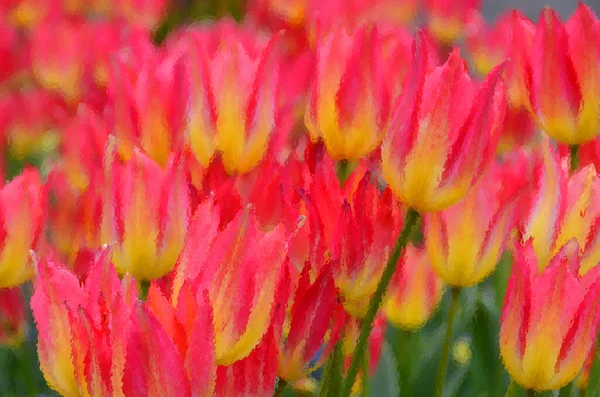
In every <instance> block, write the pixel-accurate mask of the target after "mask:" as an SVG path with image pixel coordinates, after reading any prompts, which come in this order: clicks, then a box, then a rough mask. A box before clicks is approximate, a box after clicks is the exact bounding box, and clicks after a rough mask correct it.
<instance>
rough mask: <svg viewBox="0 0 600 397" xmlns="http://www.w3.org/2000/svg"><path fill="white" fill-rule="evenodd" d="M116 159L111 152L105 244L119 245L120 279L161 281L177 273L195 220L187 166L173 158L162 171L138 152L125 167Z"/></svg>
mask: <svg viewBox="0 0 600 397" xmlns="http://www.w3.org/2000/svg"><path fill="white" fill-rule="evenodd" d="M111 157H112V154H111V153H110V150H109V152H108V154H107V161H106V165H105V178H106V181H107V182H106V185H105V188H104V197H103V199H104V207H103V211H102V221H101V242H102V243H104V244H111V245H113V244H114V254H113V260H114V262H115V267H116V268H117V270H118V271H119V273H121V274H124V273H126V272H129V273H131V274H132V275H133V276H134V277H135V278H136V279H139V280H152V279H156V278H160V277H162V276H164V275H165V274H167V273H168V272H170V271H171V270H172V269H173V267H174V265H175V262H176V261H177V257H178V256H179V253H180V252H181V250H182V248H183V245H184V242H185V235H186V231H187V225H188V220H189V218H190V212H191V208H190V197H189V192H188V183H187V180H186V176H185V171H184V169H183V165H182V161H181V159H180V158H176V157H172V158H171V159H170V160H169V163H168V164H167V169H166V170H165V171H163V170H162V169H161V168H160V166H159V165H158V164H157V163H155V162H153V161H152V160H150V159H149V158H147V157H146V156H145V155H143V154H142V153H140V152H139V151H137V150H136V151H134V153H133V157H132V158H131V160H129V161H127V162H125V163H123V164H121V163H119V162H118V161H117V160H115V159H112V160H111Z"/></svg>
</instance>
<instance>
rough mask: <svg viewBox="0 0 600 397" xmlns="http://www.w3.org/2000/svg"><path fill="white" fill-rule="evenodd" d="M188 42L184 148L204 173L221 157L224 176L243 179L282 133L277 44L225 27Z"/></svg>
mask: <svg viewBox="0 0 600 397" xmlns="http://www.w3.org/2000/svg"><path fill="white" fill-rule="evenodd" d="M187 40H188V43H189V47H190V48H189V49H188V51H187V56H188V59H189V63H188V66H189V70H188V74H189V77H190V84H191V92H192V96H191V99H190V105H189V112H188V114H187V117H188V119H189V122H188V125H187V134H186V136H187V144H188V145H189V147H190V148H191V150H192V152H193V153H194V155H195V156H196V158H197V160H198V161H199V162H200V164H201V165H203V166H204V167H206V166H208V164H209V163H210V161H211V160H212V158H213V156H214V155H215V153H216V152H219V153H220V154H221V158H222V161H223V164H224V165H225V169H226V170H227V172H229V173H230V174H232V173H240V174H243V173H246V172H248V171H250V170H251V169H252V168H254V167H255V166H256V165H257V164H258V163H259V162H260V161H261V159H262V157H263V155H264V154H265V152H266V150H267V146H268V144H269V138H270V136H271V135H272V134H273V133H275V132H276V131H277V129H278V128H279V127H280V124H279V123H280V120H281V119H280V117H281V109H278V106H277V105H278V102H277V98H278V91H279V90H278V84H279V59H278V57H277V55H276V52H275V45H276V41H277V39H276V37H274V38H273V39H271V40H270V41H269V42H268V43H264V42H263V40H262V38H261V37H260V36H256V37H251V36H250V37H249V36H248V33H247V32H246V31H244V30H243V29H241V28H236V27H235V26H234V25H232V24H231V23H228V22H226V23H221V24H219V25H217V26H216V27H214V28H213V30H212V31H200V32H199V33H198V34H197V36H196V37H195V38H194V36H193V35H191V37H188V38H187Z"/></svg>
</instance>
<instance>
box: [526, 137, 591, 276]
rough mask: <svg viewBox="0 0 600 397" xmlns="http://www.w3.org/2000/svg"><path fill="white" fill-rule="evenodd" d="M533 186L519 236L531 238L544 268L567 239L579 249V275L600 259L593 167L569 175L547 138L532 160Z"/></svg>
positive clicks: (565, 165) (567, 168)
mask: <svg viewBox="0 0 600 397" xmlns="http://www.w3.org/2000/svg"><path fill="white" fill-rule="evenodd" d="M533 164H534V173H533V178H534V181H535V184H534V185H533V186H532V190H531V192H530V201H531V203H530V205H529V207H527V213H526V214H524V215H525V216H524V218H523V224H522V230H521V234H522V237H523V239H524V240H527V239H529V238H532V239H533V242H532V244H533V248H534V250H535V252H536V254H537V255H538V258H539V264H540V266H541V268H542V269H543V268H544V267H545V266H546V265H547V264H548V261H549V260H550V258H551V257H552V256H554V254H556V253H557V252H558V250H559V249H560V248H561V247H562V246H563V245H564V244H565V243H566V242H567V241H569V240H571V239H575V240H577V242H578V245H579V248H580V250H581V255H582V259H581V272H587V271H588V270H589V269H590V268H592V267H594V266H596V264H597V263H598V262H599V260H600V236H599V235H598V227H597V225H598V222H600V210H599V206H598V200H600V179H599V178H598V175H597V173H596V170H595V169H594V167H593V166H592V165H588V166H586V167H584V168H582V169H580V170H579V171H577V172H576V173H575V174H573V175H569V165H568V163H567V161H566V160H563V161H561V160H560V158H559V156H558V153H557V150H556V148H554V147H553V146H552V143H551V142H550V141H549V139H545V140H543V141H542V143H541V146H540V148H539V151H538V152H537V153H536V155H535V156H534V158H533Z"/></svg>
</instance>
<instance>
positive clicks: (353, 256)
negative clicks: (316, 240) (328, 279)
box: [331, 172, 403, 317]
mask: <svg viewBox="0 0 600 397" xmlns="http://www.w3.org/2000/svg"><path fill="white" fill-rule="evenodd" d="M370 179H371V174H370V173H369V172H367V173H366V174H365V176H364V177H363V178H362V180H361V181H360V183H359V186H358V188H357V190H356V192H355V193H354V197H353V198H352V201H351V203H349V202H345V203H344V204H343V205H342V210H341V213H340V217H339V220H338V222H337V225H336V227H335V229H334V235H333V241H332V246H331V260H332V261H333V263H334V278H335V282H336V286H337V287H338V288H339V290H340V293H341V295H342V296H343V297H344V307H345V308H346V310H347V311H348V312H349V313H350V314H352V315H354V316H358V317H363V316H364V315H365V313H366V311H367V306H368V303H369V301H370V299H371V296H372V295H373V293H374V292H375V290H376V288H377V285H378V283H379V280H380V279H381V275H382V274H383V270H384V268H385V264H386V263H387V261H388V258H389V255H390V252H391V251H392V246H393V245H394V241H395V238H396V236H397V235H398V234H399V233H400V230H401V229H402V220H403V211H402V209H401V208H400V205H399V204H398V201H397V200H396V199H395V197H394V195H393V193H392V191H391V190H390V189H389V188H388V189H386V190H385V191H384V192H383V193H381V192H380V190H379V187H378V186H376V185H375V184H373V183H372V182H371V180H370Z"/></svg>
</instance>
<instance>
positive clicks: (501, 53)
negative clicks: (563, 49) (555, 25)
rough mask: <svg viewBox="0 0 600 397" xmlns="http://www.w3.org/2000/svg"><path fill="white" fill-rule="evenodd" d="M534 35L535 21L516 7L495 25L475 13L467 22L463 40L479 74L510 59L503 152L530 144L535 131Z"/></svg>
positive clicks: (501, 141) (501, 143) (501, 144)
mask: <svg viewBox="0 0 600 397" xmlns="http://www.w3.org/2000/svg"><path fill="white" fill-rule="evenodd" d="M534 35H535V24H534V23H533V22H531V21H530V20H529V19H528V18H527V17H526V16H525V15H524V14H523V13H521V12H520V11H517V10H514V11H512V12H510V13H505V14H503V15H502V16H501V17H500V19H498V21H497V22H496V23H495V24H494V26H487V24H486V22H485V20H484V18H483V16H482V15H481V14H479V13H474V14H473V15H472V16H471V20H470V22H469V24H468V28H467V40H466V43H467V46H468V48H469V51H470V52H471V56H472V59H473V64H474V66H475V69H476V70H477V71H478V72H479V74H481V75H485V74H487V73H488V72H489V71H490V70H492V69H493V67H494V66H496V65H498V64H500V63H501V62H502V61H503V60H504V59H506V58H509V62H508V63H507V64H506V70H505V72H504V76H505V81H506V91H507V99H508V108H507V111H506V117H505V120H504V130H503V131H502V137H501V140H500V147H499V149H500V151H502V152H505V151H508V150H511V149H512V148H515V147H519V146H522V145H524V144H527V143H529V142H530V141H531V139H532V137H533V135H534V133H535V121H534V120H533V118H532V117H531V114H530V113H531V112H530V110H531V98H530V90H531V88H530V87H531V60H530V57H529V56H530V53H531V49H532V45H533V36H534Z"/></svg>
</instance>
